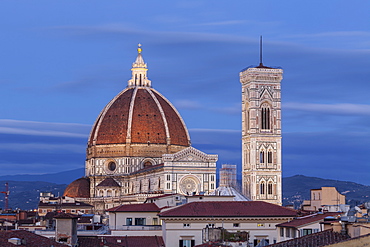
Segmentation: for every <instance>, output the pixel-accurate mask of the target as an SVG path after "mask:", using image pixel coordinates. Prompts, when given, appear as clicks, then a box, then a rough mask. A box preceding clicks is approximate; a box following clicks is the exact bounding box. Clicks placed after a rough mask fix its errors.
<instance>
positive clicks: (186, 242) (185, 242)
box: [179, 239, 195, 247]
mask: <svg viewBox="0 0 370 247" xmlns="http://www.w3.org/2000/svg"><path fill="white" fill-rule="evenodd" d="M179 241H180V243H179V246H180V247H193V246H194V245H195V240H193V239H180V240H179Z"/></svg>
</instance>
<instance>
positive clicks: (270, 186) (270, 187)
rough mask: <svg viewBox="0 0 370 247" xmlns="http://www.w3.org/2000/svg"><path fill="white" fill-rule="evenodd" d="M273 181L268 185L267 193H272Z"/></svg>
mask: <svg viewBox="0 0 370 247" xmlns="http://www.w3.org/2000/svg"><path fill="white" fill-rule="evenodd" d="M272 193H273V192H272V182H271V181H270V182H269V183H268V185H267V194H269V195H272Z"/></svg>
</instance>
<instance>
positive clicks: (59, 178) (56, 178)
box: [0, 168, 85, 190]
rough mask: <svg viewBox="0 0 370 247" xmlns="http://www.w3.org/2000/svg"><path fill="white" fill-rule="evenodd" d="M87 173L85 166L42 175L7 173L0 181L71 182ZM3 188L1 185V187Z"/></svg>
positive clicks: (0, 177)
mask: <svg viewBox="0 0 370 247" xmlns="http://www.w3.org/2000/svg"><path fill="white" fill-rule="evenodd" d="M84 175H85V169H84V168H78V169H75V170H70V171H64V172H58V173H48V174H41V175H28V174H24V175H7V176H0V181H1V180H4V181H7V180H12V181H43V182H50V183H56V184H69V183H71V182H72V181H74V180H76V179H78V178H80V177H83V176H84ZM0 190H1V187H0Z"/></svg>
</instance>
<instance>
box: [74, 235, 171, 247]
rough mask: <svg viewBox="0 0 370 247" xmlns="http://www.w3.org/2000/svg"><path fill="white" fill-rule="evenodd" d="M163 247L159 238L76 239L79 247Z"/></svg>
mask: <svg viewBox="0 0 370 247" xmlns="http://www.w3.org/2000/svg"><path fill="white" fill-rule="evenodd" d="M102 243H103V244H104V246H107V247H122V246H124V247H142V246H145V247H164V246H165V245H164V241H163V238H162V237H161V236H100V237H78V244H79V246H81V247H96V246H102V245H101V244H102Z"/></svg>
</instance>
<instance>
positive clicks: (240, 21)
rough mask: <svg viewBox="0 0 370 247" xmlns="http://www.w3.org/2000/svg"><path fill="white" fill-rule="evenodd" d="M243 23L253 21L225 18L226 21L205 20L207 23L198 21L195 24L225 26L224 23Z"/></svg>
mask: <svg viewBox="0 0 370 247" xmlns="http://www.w3.org/2000/svg"><path fill="white" fill-rule="evenodd" d="M245 23H253V21H247V20H227V21H218V22H207V23H198V24H195V25H196V26H226V25H239V24H245Z"/></svg>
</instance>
